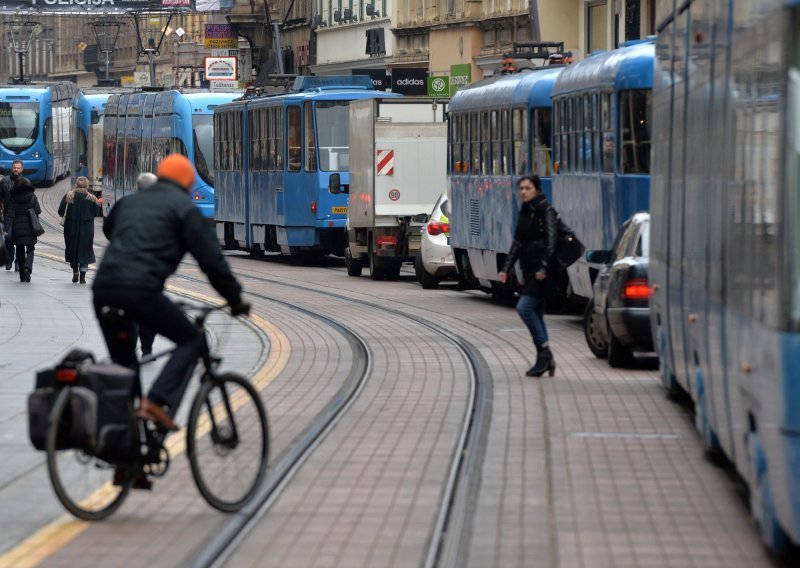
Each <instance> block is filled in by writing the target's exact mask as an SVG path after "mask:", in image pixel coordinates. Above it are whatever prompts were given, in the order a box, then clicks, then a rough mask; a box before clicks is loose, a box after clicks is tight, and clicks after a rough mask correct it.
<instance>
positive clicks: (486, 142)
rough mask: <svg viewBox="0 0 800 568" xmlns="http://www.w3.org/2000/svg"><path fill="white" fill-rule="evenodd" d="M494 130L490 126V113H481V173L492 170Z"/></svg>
mask: <svg viewBox="0 0 800 568" xmlns="http://www.w3.org/2000/svg"><path fill="white" fill-rule="evenodd" d="M491 142H492V130H491V127H490V126H489V113H488V112H482V113H481V170H480V171H481V173H482V174H488V173H489V171H490V163H489V160H490V158H491V153H492V147H491Z"/></svg>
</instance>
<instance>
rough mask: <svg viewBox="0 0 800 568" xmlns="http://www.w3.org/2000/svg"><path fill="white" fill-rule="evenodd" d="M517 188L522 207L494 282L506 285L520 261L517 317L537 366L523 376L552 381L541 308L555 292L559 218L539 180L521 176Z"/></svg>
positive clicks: (552, 365)
mask: <svg viewBox="0 0 800 568" xmlns="http://www.w3.org/2000/svg"><path fill="white" fill-rule="evenodd" d="M518 188H519V197H520V200H521V201H522V207H521V208H520V210H519V218H518V219H517V229H516V231H515V233H514V243H513V244H512V245H511V250H510V251H509V252H508V258H507V259H506V263H505V265H504V266H503V269H502V271H500V273H498V275H497V276H498V278H497V279H498V280H499V281H500V283H501V284H505V282H506V281H507V280H508V273H509V272H510V271H511V269H512V268H513V266H514V263H515V262H516V261H517V260H519V261H520V266H521V267H522V275H523V277H524V278H525V286H524V288H523V289H522V296H521V297H520V299H519V302H517V313H519V316H520V317H521V318H522V321H523V322H525V325H526V326H527V327H528V330H529V331H530V332H531V337H532V338H533V344H534V345H535V346H536V362H535V363H534V364H533V367H531V368H530V369H528V371H527V372H526V373H525V374H526V375H527V376H529V377H541V376H542V375H543V374H544V373H545V372H547V373H549V374H550V376H551V377H552V376H553V375H555V373H556V362H555V359H553V352H552V351H551V350H550V343H549V340H548V337H547V327H546V326H545V324H544V305H545V302H546V300H547V297H548V296H549V295H550V294H551V293H552V292H553V291H554V289H555V287H556V280H557V277H558V275H557V269H556V267H555V262H554V260H553V256H554V255H555V252H556V243H557V239H558V217H557V215H556V211H555V209H553V208H552V207H551V206H550V203H549V202H548V201H547V198H546V197H545V196H544V193H543V192H542V184H541V182H540V181H539V176H535V175H533V176H532V175H526V176H522V178H521V179H520V180H519V185H518Z"/></svg>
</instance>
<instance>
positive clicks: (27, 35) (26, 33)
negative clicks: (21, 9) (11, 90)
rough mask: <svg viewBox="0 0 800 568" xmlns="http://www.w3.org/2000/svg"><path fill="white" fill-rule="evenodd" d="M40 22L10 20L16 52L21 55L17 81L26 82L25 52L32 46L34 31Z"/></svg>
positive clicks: (9, 24) (15, 80)
mask: <svg viewBox="0 0 800 568" xmlns="http://www.w3.org/2000/svg"><path fill="white" fill-rule="evenodd" d="M38 25H39V24H38V22H33V21H31V20H22V21H16V22H9V23H8V27H9V28H10V29H11V41H12V43H13V44H14V52H15V53H16V54H17V55H18V56H19V77H17V78H16V79H14V82H15V83H18V84H19V83H24V82H25V54H27V53H28V50H29V49H30V48H31V41H32V40H33V35H34V32H35V31H36V26H38Z"/></svg>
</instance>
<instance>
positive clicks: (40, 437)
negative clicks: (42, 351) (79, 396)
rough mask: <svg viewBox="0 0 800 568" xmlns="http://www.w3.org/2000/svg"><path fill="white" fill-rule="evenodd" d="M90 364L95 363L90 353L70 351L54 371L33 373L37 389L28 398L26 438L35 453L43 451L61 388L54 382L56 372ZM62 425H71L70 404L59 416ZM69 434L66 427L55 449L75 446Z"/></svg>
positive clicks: (61, 432) (59, 434)
mask: <svg viewBox="0 0 800 568" xmlns="http://www.w3.org/2000/svg"><path fill="white" fill-rule="evenodd" d="M91 362H94V356H93V355H92V354H91V353H89V352H88V351H83V350H81V349H73V350H72V351H70V352H69V353H68V354H67V356H66V357H64V359H62V360H61V363H59V364H58V365H57V366H56V367H55V368H53V369H45V370H44V371H39V372H37V373H36V387H35V389H34V391H33V392H32V393H31V394H30V395H28V435H29V437H30V439H31V443H32V444H33V447H34V448H36V449H37V450H44V449H45V444H46V440H47V425H48V423H49V421H50V413H51V412H52V411H53V406H55V403H56V397H57V396H58V392H59V386H60V385H59V384H58V382H57V381H56V369H59V368H67V369H76V368H77V367H79V366H80V365H83V364H85V363H91ZM62 423H63V424H64V425H69V424H71V414H70V408H69V405H68V406H67V409H66V410H65V411H64V415H63V416H62ZM69 435H70V433H69V431H68V430H67V429H66V428H62V429H61V431H60V432H59V433H58V438H57V440H56V449H59V450H65V449H68V448H72V447H74V446H73V444H72V443H71V442H70V440H69Z"/></svg>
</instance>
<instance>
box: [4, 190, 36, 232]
mask: <svg viewBox="0 0 800 568" xmlns="http://www.w3.org/2000/svg"><path fill="white" fill-rule="evenodd" d="M31 209H32V210H33V211H34V212H35V213H36V214H37V215H40V214H41V213H42V208H41V207H40V206H39V200H38V199H37V198H36V195H35V194H34V190H33V185H32V184H31V182H29V181H28V180H24V182H19V181H18V182H17V183H16V184H15V186H14V188H13V189H12V190H11V198H10V199H9V200H8V211H7V214H6V220H7V224H8V228H7V229H6V232H8V230H9V229H11V241H12V242H13V243H14V244H15V245H35V244H36V241H37V239H36V235H35V234H34V233H33V226H32V225H31V215H30V213H29V212H28V211H29V210H31Z"/></svg>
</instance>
